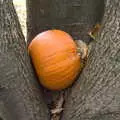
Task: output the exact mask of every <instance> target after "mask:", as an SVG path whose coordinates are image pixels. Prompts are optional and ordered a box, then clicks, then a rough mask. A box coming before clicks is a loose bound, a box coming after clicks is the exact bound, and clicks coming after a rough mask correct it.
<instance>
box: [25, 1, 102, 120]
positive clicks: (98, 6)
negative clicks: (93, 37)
mask: <svg viewBox="0 0 120 120" xmlns="http://www.w3.org/2000/svg"><path fill="white" fill-rule="evenodd" d="M103 13H104V0H27V29H28V34H27V39H28V43H29V42H30V41H31V40H32V39H33V37H34V36H35V35H36V34H38V33H39V32H42V31H44V30H48V29H61V30H64V31H66V32H68V33H70V34H71V35H72V36H73V38H74V39H82V40H83V41H85V42H87V43H88V42H89V41H90V38H89V36H88V34H87V33H88V31H89V30H90V29H91V28H92V27H93V25H95V24H96V23H100V22H101V20H102V16H103ZM78 91H79V90H78ZM52 94H54V92H53V93H52ZM47 99H48V98H47ZM68 101H69V99H68ZM79 102H80V101H79ZM66 104H67V101H66ZM72 105H73V104H72ZM70 106H71V105H70ZM73 106H74V105H73ZM69 108H70V107H69V105H68V104H67V108H66V109H69ZM73 108H74V109H77V107H76V108H75V107H73ZM67 113H69V111H67ZM64 114H65V113H64ZM74 114H76V113H72V115H73V116H74ZM77 114H78V113H77ZM67 115H68V114H67ZM63 120H67V118H66V117H65V119H64V118H63ZM69 120H72V119H69Z"/></svg>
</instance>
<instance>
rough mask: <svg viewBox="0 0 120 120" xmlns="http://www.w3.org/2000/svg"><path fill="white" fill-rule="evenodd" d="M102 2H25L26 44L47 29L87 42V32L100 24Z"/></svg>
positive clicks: (91, 0) (102, 0) (37, 0)
mask: <svg viewBox="0 0 120 120" xmlns="http://www.w3.org/2000/svg"><path fill="white" fill-rule="evenodd" d="M103 11H104V0H27V29H28V36H27V38H28V42H30V41H31V40H32V39H33V37H34V36H35V35H36V34H38V33H39V32H42V31H44V30H48V29H61V30H64V31H66V32H68V33H70V34H71V35H72V36H73V38H74V39H82V40H84V41H86V42H89V37H88V36H87V32H88V31H89V29H90V28H91V27H93V25H94V24H96V23H97V22H100V21H101V19H102V16H103Z"/></svg>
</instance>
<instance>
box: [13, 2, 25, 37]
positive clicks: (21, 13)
mask: <svg viewBox="0 0 120 120" xmlns="http://www.w3.org/2000/svg"><path fill="white" fill-rule="evenodd" d="M13 3H14V6H15V8H16V12H17V15H18V17H19V21H20V24H21V28H22V31H23V34H24V36H25V38H26V0H13Z"/></svg>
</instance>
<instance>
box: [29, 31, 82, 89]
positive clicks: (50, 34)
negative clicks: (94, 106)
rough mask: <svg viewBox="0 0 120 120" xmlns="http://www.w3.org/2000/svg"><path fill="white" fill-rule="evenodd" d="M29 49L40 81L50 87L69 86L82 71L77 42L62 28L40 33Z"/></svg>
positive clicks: (61, 87)
mask: <svg viewBox="0 0 120 120" xmlns="http://www.w3.org/2000/svg"><path fill="white" fill-rule="evenodd" d="M28 49H29V54H30V56H31V58H32V62H33V65H34V67H35V70H36V72H37V75H38V77H39V80H40V83H41V84H42V85H43V86H44V87H46V88H48V89H51V90H61V89H64V88H66V87H68V86H69V85H71V84H72V83H73V81H74V80H75V78H76V76H77V75H78V73H79V71H80V56H79V55H78V54H77V51H76V44H75V43H74V41H73V40H72V37H71V36H70V35H69V34H67V33H65V32H63V31H61V30H48V31H45V32H42V33H40V34H38V35H37V36H36V37H35V38H34V39H33V40H32V42H31V43H30V45H29V48H28Z"/></svg>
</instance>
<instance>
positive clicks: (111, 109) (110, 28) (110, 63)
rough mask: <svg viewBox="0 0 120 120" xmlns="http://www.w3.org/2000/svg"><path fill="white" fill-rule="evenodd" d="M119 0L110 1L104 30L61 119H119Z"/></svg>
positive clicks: (94, 44)
mask: <svg viewBox="0 0 120 120" xmlns="http://www.w3.org/2000/svg"><path fill="white" fill-rule="evenodd" d="M119 10H120V1H119V0H107V1H106V9H105V15H104V18H103V19H104V20H103V24H102V30H101V32H100V34H99V35H98V38H97V40H96V41H95V42H94V43H93V48H92V51H91V53H90V55H89V58H88V62H87V65H86V67H85V69H84V70H83V72H82V74H81V76H80V78H79V80H78V81H77V82H76V84H75V85H74V86H73V88H72V92H71V94H70V96H69V97H68V99H67V102H66V104H65V110H64V113H63V116H62V120H119V119H120V14H119Z"/></svg>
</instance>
